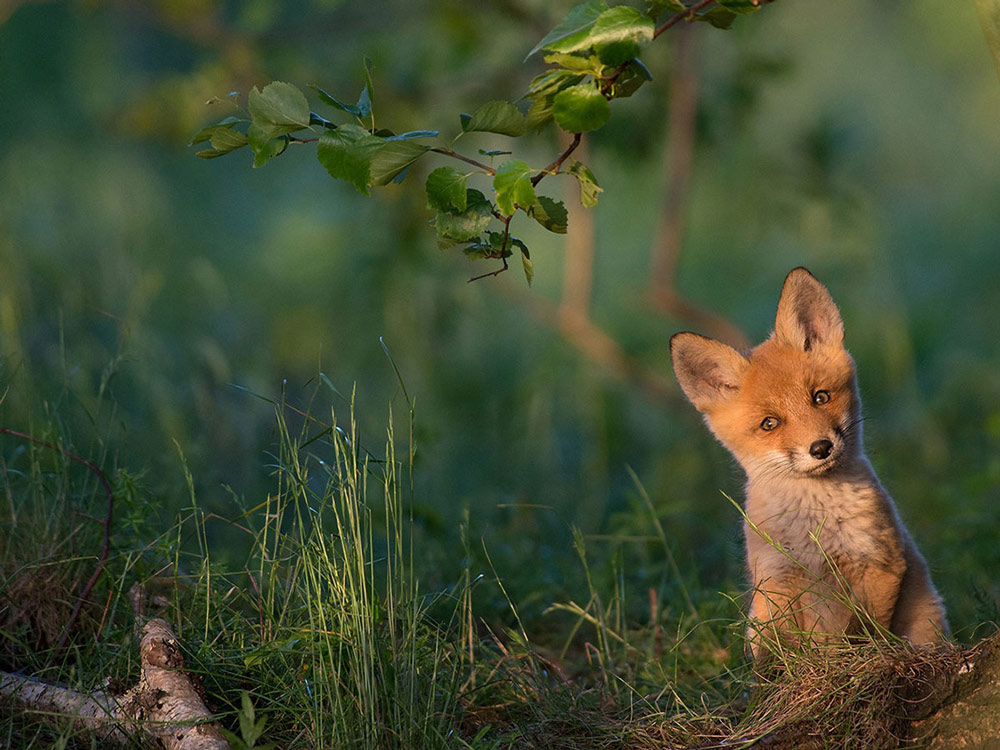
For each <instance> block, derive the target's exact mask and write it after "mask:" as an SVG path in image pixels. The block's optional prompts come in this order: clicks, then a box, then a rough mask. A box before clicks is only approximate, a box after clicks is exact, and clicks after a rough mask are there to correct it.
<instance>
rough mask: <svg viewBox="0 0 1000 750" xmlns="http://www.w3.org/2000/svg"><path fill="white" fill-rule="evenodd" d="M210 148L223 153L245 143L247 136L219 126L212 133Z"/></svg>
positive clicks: (240, 146)
mask: <svg viewBox="0 0 1000 750" xmlns="http://www.w3.org/2000/svg"><path fill="white" fill-rule="evenodd" d="M211 144H212V148H214V149H215V150H216V151H220V152H222V153H224V154H228V153H229V152H230V151H235V150H236V149H238V148H242V147H243V146H245V145H247V137H246V135H245V134H243V133H241V132H240V131H238V130H233V129H231V128H220V129H219V130H216V131H215V132H214V133H213V134H212V140H211Z"/></svg>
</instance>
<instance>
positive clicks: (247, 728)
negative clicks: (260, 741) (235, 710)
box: [239, 690, 257, 746]
mask: <svg viewBox="0 0 1000 750" xmlns="http://www.w3.org/2000/svg"><path fill="white" fill-rule="evenodd" d="M240 702H241V704H242V710H241V711H240V713H239V717H240V734H241V735H242V737H243V741H244V742H246V743H247V745H251V746H252V745H253V741H254V740H255V739H257V738H256V736H254V718H255V717H254V708H253V701H252V700H250V694H249V693H248V692H247V691H246V690H244V691H243V693H242V695H241V696H240Z"/></svg>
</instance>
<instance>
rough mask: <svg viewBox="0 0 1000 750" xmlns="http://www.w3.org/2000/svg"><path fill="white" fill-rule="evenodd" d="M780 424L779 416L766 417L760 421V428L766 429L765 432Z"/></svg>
mask: <svg viewBox="0 0 1000 750" xmlns="http://www.w3.org/2000/svg"><path fill="white" fill-rule="evenodd" d="M779 424H781V420H780V419H778V418H777V417H764V421H762V422H761V423H760V429H762V430H764V432H770V431H771V430H773V429H774V428H775V427H777V426H778V425H779Z"/></svg>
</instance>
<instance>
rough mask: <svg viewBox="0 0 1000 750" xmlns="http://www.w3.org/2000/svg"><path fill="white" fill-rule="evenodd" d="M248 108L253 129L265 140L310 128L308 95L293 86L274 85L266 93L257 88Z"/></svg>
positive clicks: (248, 103) (266, 88)
mask: <svg viewBox="0 0 1000 750" xmlns="http://www.w3.org/2000/svg"><path fill="white" fill-rule="evenodd" d="M247 108H248V109H249V110H250V118H251V120H252V127H254V128H256V129H257V130H258V131H259V137H260V138H262V139H263V140H270V139H271V138H275V137H277V136H279V135H286V134H288V133H294V132H295V131H296V130H302V129H303V128H308V127H309V102H308V101H307V100H306V97H305V94H303V93H302V92H301V91H299V89H298V88H297V87H295V86H293V85H292V84H290V83H283V82H282V81H272V82H271V83H269V84H267V85H266V86H265V87H264V90H263V91H258V90H257V87H256V86H254V87H253V89H251V91H250V96H249V98H248V101H247ZM251 145H253V144H251Z"/></svg>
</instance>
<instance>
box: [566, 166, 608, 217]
mask: <svg viewBox="0 0 1000 750" xmlns="http://www.w3.org/2000/svg"><path fill="white" fill-rule="evenodd" d="M566 171H567V173H569V174H571V175H573V176H574V177H575V178H576V179H577V182H579V183H580V203H582V204H583V205H584V206H585V207H587V208H593V207H594V206H596V205H597V196H598V194H599V193H602V192H604V188H602V187H601V186H600V185H598V184H597V178H596V177H594V173H593V172H591V171H590V167H588V166H587V165H586V164H583V163H582V162H579V161H574V162H573V163H572V164H571V165H570V167H569V169H567V170H566Z"/></svg>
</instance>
